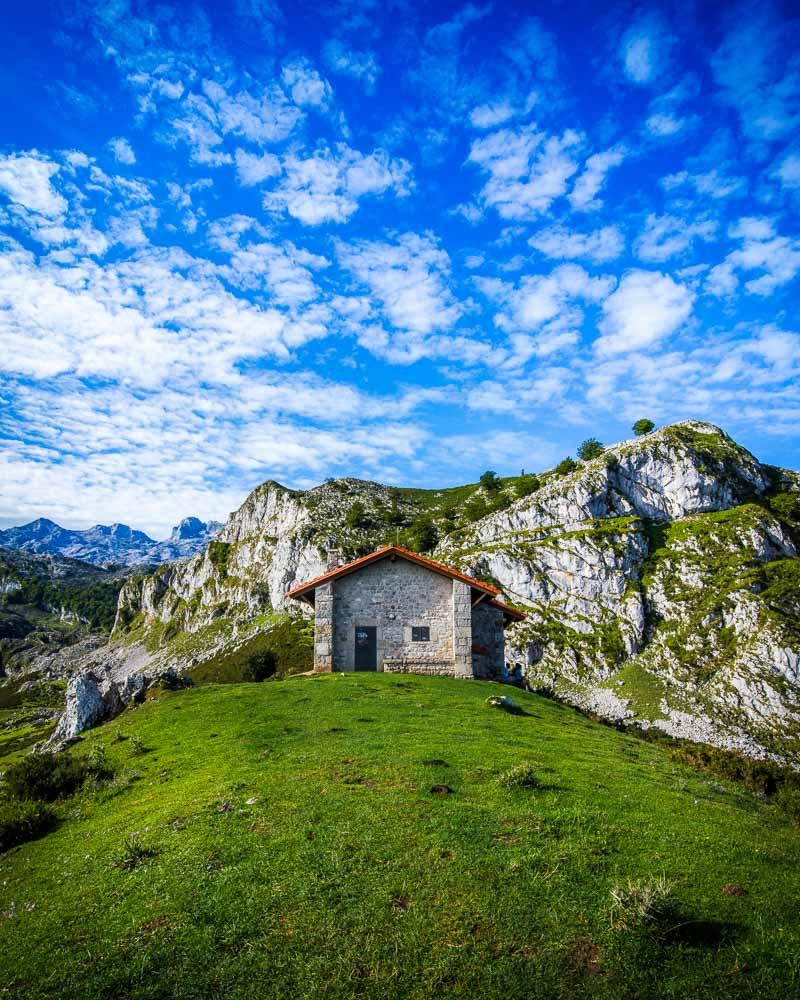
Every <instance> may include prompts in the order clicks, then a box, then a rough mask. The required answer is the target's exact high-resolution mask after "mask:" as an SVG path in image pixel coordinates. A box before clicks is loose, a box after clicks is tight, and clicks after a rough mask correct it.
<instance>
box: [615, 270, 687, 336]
mask: <svg viewBox="0 0 800 1000" xmlns="http://www.w3.org/2000/svg"><path fill="white" fill-rule="evenodd" d="M694 298H695V296H694V293H693V292H691V291H689V289H687V288H685V287H684V286H683V285H679V284H677V283H676V282H675V281H673V279H672V278H670V277H669V275H666V274H661V273H660V272H659V271H629V272H628V273H627V274H625V275H624V277H623V278H622V280H621V281H620V283H619V285H618V286H617V289H616V290H615V291H614V292H613V293H612V294H611V295H610V296H609V297H608V298H607V299H606V300H605V302H604V303H603V318H602V320H601V321H600V325H599V329H600V334H601V335H600V337H599V338H598V339H597V341H596V342H595V347H596V350H597V352H598V354H600V355H614V354H623V353H627V352H629V351H640V350H642V349H644V348H648V349H652V348H653V347H654V346H655V345H656V344H658V343H659V342H660V341H662V340H663V339H664V338H665V337H668V336H669V335H670V334H672V333H674V332H675V331H676V330H677V329H679V328H680V327H681V326H682V325H683V324H684V323H685V322H686V321H687V320H688V318H689V316H690V315H691V312H692V304H693V302H694Z"/></svg>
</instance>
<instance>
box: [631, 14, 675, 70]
mask: <svg viewBox="0 0 800 1000" xmlns="http://www.w3.org/2000/svg"><path fill="white" fill-rule="evenodd" d="M672 42H673V39H672V37H671V36H670V34H669V32H668V31H667V29H666V28H665V26H664V25H663V24H662V23H661V21H660V19H659V17H658V16H657V15H656V14H652V13H648V14H644V15H642V16H641V17H639V18H638V19H637V20H636V21H634V23H633V24H632V25H631V26H630V27H629V28H628V30H627V31H626V32H625V35H624V36H623V38H622V44H621V46H620V58H621V59H622V68H623V70H624V72H625V75H626V76H627V77H628V79H629V80H631V81H632V82H633V83H637V84H650V83H653V82H654V81H655V80H656V78H657V77H658V76H660V75H661V73H662V72H663V69H664V67H665V65H666V61H667V58H668V56H669V50H670V48H671V46H672Z"/></svg>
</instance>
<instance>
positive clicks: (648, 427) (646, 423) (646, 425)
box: [631, 417, 656, 437]
mask: <svg viewBox="0 0 800 1000" xmlns="http://www.w3.org/2000/svg"><path fill="white" fill-rule="evenodd" d="M655 428H656V425H655V424H654V423H653V421H652V420H648V419H647V417H643V418H642V419H641V420H637V421H636V423H635V424H634V425H633V427H632V428H631V429H632V430H633V433H634V434H635V435H636V437H641V436H642V434H649V433H650V431H653V430H655Z"/></svg>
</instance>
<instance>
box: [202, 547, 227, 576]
mask: <svg viewBox="0 0 800 1000" xmlns="http://www.w3.org/2000/svg"><path fill="white" fill-rule="evenodd" d="M206 551H207V552H208V558H209V560H210V562H211V565H212V566H213V567H214V569H216V570H217V572H218V573H219V575H220V576H221V577H223V578H224V577H226V576H227V575H228V560H229V559H230V555H231V546H230V542H218V541H216V540H215V541H211V542H209V543H208V549H207V550H206Z"/></svg>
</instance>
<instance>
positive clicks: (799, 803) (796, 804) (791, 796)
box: [774, 785, 800, 826]
mask: <svg viewBox="0 0 800 1000" xmlns="http://www.w3.org/2000/svg"><path fill="white" fill-rule="evenodd" d="M774 801H775V805H776V806H778V808H779V809H781V810H782V811H783V812H784V813H785V814H786V815H787V816H788V817H789V819H790V820H791V821H792V822H793V823H794V825H795V826H800V788H790V787H788V786H787V785H784V786H783V788H781V789H780V791H778V793H777V794H776V795H775V799H774Z"/></svg>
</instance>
